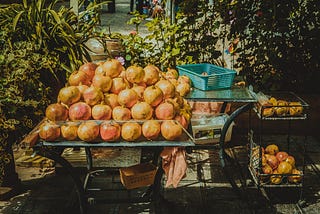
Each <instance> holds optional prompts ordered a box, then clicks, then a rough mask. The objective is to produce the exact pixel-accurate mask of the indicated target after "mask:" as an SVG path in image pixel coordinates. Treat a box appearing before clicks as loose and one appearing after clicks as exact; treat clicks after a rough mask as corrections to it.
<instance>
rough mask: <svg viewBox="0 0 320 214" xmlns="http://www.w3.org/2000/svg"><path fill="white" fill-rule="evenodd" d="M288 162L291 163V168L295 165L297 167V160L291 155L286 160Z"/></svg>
mask: <svg viewBox="0 0 320 214" xmlns="http://www.w3.org/2000/svg"><path fill="white" fill-rule="evenodd" d="M285 161H286V162H288V163H290V164H291V166H292V167H293V168H294V167H295V165H296V160H295V158H294V157H293V156H291V155H289V156H288V157H287V158H286V159H285Z"/></svg>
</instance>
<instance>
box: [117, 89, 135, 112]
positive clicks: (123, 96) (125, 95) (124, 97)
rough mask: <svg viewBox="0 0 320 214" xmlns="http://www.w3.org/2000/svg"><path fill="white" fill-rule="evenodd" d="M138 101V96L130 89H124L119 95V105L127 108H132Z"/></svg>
mask: <svg viewBox="0 0 320 214" xmlns="http://www.w3.org/2000/svg"><path fill="white" fill-rule="evenodd" d="M138 99H139V97H138V94H137V93H136V92H135V91H134V90H133V89H130V88H127V89H124V90H122V91H120V92H119V94H118V103H119V104H120V105H123V106H126V107H127V108H131V107H132V106H133V105H134V104H136V103H137V101H138Z"/></svg>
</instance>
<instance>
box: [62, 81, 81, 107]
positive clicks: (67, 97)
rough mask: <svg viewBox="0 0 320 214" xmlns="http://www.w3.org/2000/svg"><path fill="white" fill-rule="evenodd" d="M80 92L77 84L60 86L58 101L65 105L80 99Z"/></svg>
mask: <svg viewBox="0 0 320 214" xmlns="http://www.w3.org/2000/svg"><path fill="white" fill-rule="evenodd" d="M80 98H81V93H80V91H79V89H78V87H77V86H67V87H64V88H61V89H60V91H59V94H58V101H59V102H62V103H63V104H66V105H68V106H69V105H71V104H73V103H76V102H78V101H79V100H80Z"/></svg>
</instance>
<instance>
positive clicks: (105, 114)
mask: <svg viewBox="0 0 320 214" xmlns="http://www.w3.org/2000/svg"><path fill="white" fill-rule="evenodd" d="M91 115H92V118H93V119H94V120H110V119H111V116H112V108H111V107H110V106H108V105H104V104H98V105H95V106H93V107H92V110H91Z"/></svg>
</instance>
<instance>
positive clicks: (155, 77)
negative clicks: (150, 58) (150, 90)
mask: <svg viewBox="0 0 320 214" xmlns="http://www.w3.org/2000/svg"><path fill="white" fill-rule="evenodd" d="M143 70H144V73H145V75H144V78H143V82H145V83H146V84H147V85H154V84H155V83H156V82H158V81H159V80H160V75H159V72H160V70H159V68H158V67H157V66H155V65H147V66H146V67H144V69H143Z"/></svg>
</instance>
